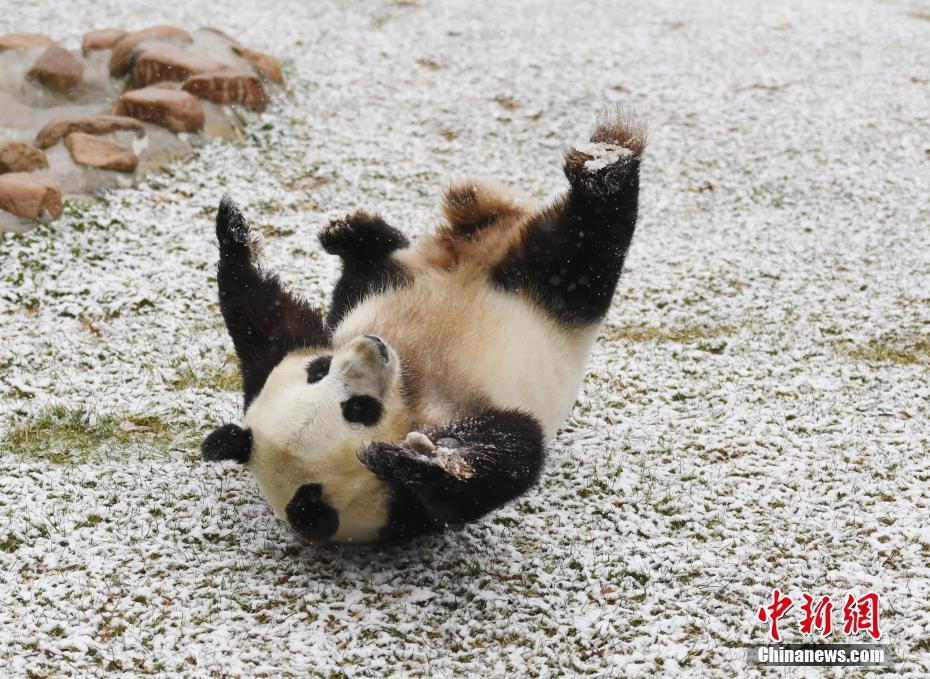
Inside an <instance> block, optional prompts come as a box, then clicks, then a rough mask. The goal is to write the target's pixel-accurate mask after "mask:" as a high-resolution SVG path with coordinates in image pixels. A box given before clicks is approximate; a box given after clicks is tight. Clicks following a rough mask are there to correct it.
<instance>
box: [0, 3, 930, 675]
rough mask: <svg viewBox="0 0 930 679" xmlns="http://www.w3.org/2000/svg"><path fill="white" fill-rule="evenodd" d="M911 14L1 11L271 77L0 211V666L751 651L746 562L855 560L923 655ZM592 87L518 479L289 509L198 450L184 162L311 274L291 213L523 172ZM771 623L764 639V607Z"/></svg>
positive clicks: (568, 662)
mask: <svg viewBox="0 0 930 679" xmlns="http://www.w3.org/2000/svg"><path fill="white" fill-rule="evenodd" d="M928 13H930V7H928V6H927V5H926V3H925V2H919V1H910V2H908V1H905V2H898V3H879V2H870V1H866V2H856V3H852V2H846V1H844V0H820V1H817V2H810V1H808V0H804V1H802V0H791V1H789V2H783V3H771V2H763V1H761V0H759V1H755V0H754V1H751V2H745V3H726V2H716V1H712V2H705V3H699V4H693V3H692V4H685V3H678V2H673V1H672V0H662V1H659V2H645V1H644V2H628V3H607V2H603V3H598V2H581V3H543V2H513V3H491V2H475V1H474V0H471V1H469V2H457V1H456V2H448V3H446V2H438V1H434V0H420V1H419V2H389V1H386V0H385V1H381V0H366V1H364V2H360V3H349V4H343V3H338V2H335V1H332V2H315V3H299V2H296V1H295V2H282V3H278V4H276V5H275V9H272V10H268V9H264V8H261V7H260V6H259V5H257V4H255V3H245V2H239V1H238V0H234V1H233V2H232V3H227V4H226V5H225V6H224V9H223V13H222V14H221V15H218V16H205V14H204V12H203V11H202V8H199V7H196V6H194V5H193V4H192V3H188V2H181V1H180V0H164V1H163V2H160V3H158V4H157V5H152V4H151V3H142V2H123V1H119V2H117V1H116V0H105V1H104V2H100V3H96V4H95V6H94V8H93V9H91V10H88V9H87V8H85V7H81V8H80V9H79V8H78V7H77V4H76V3H69V2H54V3H52V2H38V3H32V4H30V5H28V6H27V5H22V4H21V5H20V6H18V7H17V11H16V12H10V13H7V14H6V15H4V16H3V17H0V30H2V31H3V32H7V31H31V30H39V31H44V30H47V31H49V32H50V33H52V34H53V35H54V36H55V37H58V38H61V39H65V40H66V42H67V43H68V44H69V45H71V46H73V45H76V44H77V41H78V39H79V37H80V35H81V34H82V33H83V31H85V30H88V29H91V28H99V27H102V26H104V25H115V26H129V27H139V26H144V25H147V24H153V23H162V22H166V21H170V22H174V23H178V24H180V25H183V26H185V27H191V28H193V27H197V26H199V25H201V24H203V23H205V22H207V21H209V22H213V23H214V24H215V25H217V26H218V27H219V28H222V29H224V30H227V31H228V32H230V33H231V34H233V35H235V36H237V37H240V38H241V39H242V40H243V41H244V42H246V43H247V44H250V45H255V46H256V47H260V48H264V49H266V50H268V51H270V52H272V53H274V54H276V55H278V56H280V57H281V58H282V59H283V60H284V68H285V73H286V77H287V79H288V83H289V92H288V94H287V96H285V97H281V98H278V99H277V100H276V101H275V103H274V106H273V107H272V110H270V111H269V112H268V113H267V114H265V115H264V116H263V119H262V123H261V124H260V125H259V126H256V127H254V128H252V129H250V130H249V133H248V135H247V136H246V138H245V139H244V140H242V141H241V142H237V143H220V142H217V143H211V144H207V145H205V146H203V147H200V148H199V149H198V150H197V152H196V153H195V155H194V156H193V157H192V158H191V159H189V160H188V161H185V162H182V163H179V164H177V165H175V166H174V167H173V168H171V170H170V171H168V172H166V173H164V174H159V175H155V176H152V177H150V178H149V179H148V180H147V181H146V182H145V183H144V184H143V185H142V186H141V187H139V188H138V189H133V190H117V191H112V192H108V193H105V194H102V195H99V196H94V197H92V198H91V199H81V200H77V199H71V200H69V201H68V203H67V205H66V209H65V214H64V216H63V218H62V219H60V220H59V221H57V222H55V223H54V224H51V225H49V226H43V227H40V228H38V229H36V230H35V231H33V232H31V233H27V234H22V235H16V236H4V237H3V238H2V239H0V441H2V443H0V572H2V573H3V578H2V580H0V674H4V675H13V676H21V675H27V674H32V675H36V676H41V675H55V676H61V675H75V676H77V675H86V674H92V675H97V676H110V675H112V674H116V673H120V672H126V673H136V674H141V673H156V674H177V673H180V674H185V675H190V676H216V675H227V676H282V675H284V676H306V675H308V674H309V675H311V676H322V677H340V676H347V677H369V676H371V677H380V676H421V675H426V676H437V677H451V676H461V675H475V676H531V677H556V676H567V675H584V676H608V677H614V676H656V675H670V676H673V675H679V674H690V675H700V676H720V677H728V676H734V675H749V676H756V675H759V674H760V673H759V672H758V670H756V669H754V668H753V667H751V666H749V665H747V664H746V660H745V650H744V647H745V646H746V645H747V644H752V643H760V642H762V641H764V640H765V626H764V625H762V624H760V623H759V622H758V621H757V620H756V618H755V611H756V609H757V607H758V606H759V605H761V604H762V603H764V602H765V600H766V598H767V596H768V595H769V593H770V592H771V589H772V588H773V587H779V588H781V589H782V591H785V592H788V593H789V594H791V595H792V596H794V597H795V598H798V597H799V596H800V593H801V592H802V591H810V592H811V593H817V594H830V595H832V596H833V597H834V601H835V602H836V601H839V600H840V599H841V597H843V596H844V595H845V593H846V592H847V591H852V592H855V593H862V592H864V591H866V590H867V589H874V590H875V591H877V592H879V593H880V594H881V597H882V625H883V633H884V636H883V641H885V642H886V643H889V644H891V645H892V646H893V647H894V649H895V652H896V653H897V655H898V657H899V658H900V661H899V663H898V664H897V665H896V666H895V667H894V668H892V669H891V670H890V671H889V672H891V673H894V674H896V675H906V674H911V675H913V676H925V675H927V674H928V673H930V603H928V602H930V568H928V563H930V530H928V528H927V525H928V519H927V517H928V506H927V503H928V499H927V498H928V488H930V466H928V465H930V463H928V450H930V427H928V421H930V411H928V399H930V351H928V347H930V345H928V341H930V293H928V280H930V259H928V253H930V230H928V228H927V226H928V224H930V201H928V188H927V187H928V186H930V155H928V152H930V137H928V129H930V79H928V76H927V74H928V73H930V50H928V49H927V48H926V45H927V44H928V42H927V37H928V26H930V24H928V23H927V21H925V20H924V18H923V16H925V15H927V14H928ZM62 17H69V18H70V23H68V24H67V25H63V24H64V22H63V20H62V19H61V18H62ZM283 18H286V20H283ZM620 101H622V102H624V103H626V104H628V105H632V106H635V108H636V109H637V111H638V112H639V114H640V115H641V116H642V117H643V118H645V119H646V120H647V121H648V122H649V125H650V130H649V139H650V142H649V148H648V149H647V155H646V162H645V164H644V167H643V177H642V186H643V188H642V201H641V213H640V222H639V231H638V233H637V236H636V239H635V241H634V244H633V247H632V249H631V252H630V256H629V260H628V267H627V271H626V273H625V274H624V278H623V280H622V282H621V289H620V291H619V292H618V295H617V299H616V302H615V304H614V307H613V309H612V310H611V312H610V314H609V316H608V319H607V323H606V325H605V328H604V331H603V334H602V337H601V339H600V340H599V342H598V343H597V345H596V347H595V350H594V354H593V356H592V360H591V363H590V366H589V370H588V375H587V380H586V382H585V385H584V388H583V390H582V393H581V394H580V395H579V400H578V404H577V406H576V408H575V412H574V414H573V416H572V417H571V419H570V420H569V421H568V422H566V424H565V427H564V428H563V429H562V431H561V432H560V433H559V435H558V437H557V439H556V441H555V442H554V444H553V446H552V447H551V450H550V457H549V462H548V466H547V470H546V472H545V474H544V476H543V479H542V481H541V483H540V486H539V487H538V488H537V489H535V490H534V491H532V492H531V493H529V494H528V495H527V496H526V497H524V498H522V499H521V500H520V501H519V502H517V503H515V504H514V505H513V506H510V507H507V508H505V509H504V510H502V511H500V512H498V513H496V514H494V515H492V516H491V517H488V518H487V519H486V520H485V521H483V522H481V523H480V524H477V525H474V526H470V527H468V528H467V529H465V530H464V531H461V532H451V533H448V534H446V535H441V536H433V537H428V538H424V539H421V540H418V541H416V542H414V543H412V544H409V545H403V546H394V547H374V548H371V547H369V548H356V549H345V548H335V547H310V546H306V545H303V544H301V543H300V542H299V541H298V540H297V539H296V538H295V537H294V536H293V535H291V534H290V533H289V532H288V530H287V529H286V528H285V527H283V526H282V525H280V524H279V523H278V522H277V521H276V520H275V519H274V518H273V517H272V516H271V514H270V511H269V510H268V508H267V507H266V505H265V504H264V503H263V502H262V500H261V498H260V497H259V495H258V492H257V490H256V488H255V486H254V483H253V482H252V480H251V479H250V478H249V476H248V475H247V474H246V473H243V471H242V470H240V469H237V468H235V467H234V466H230V467H222V466H221V467H213V466H205V465H202V464H200V463H199V460H198V456H197V445H198V443H199V441H200V439H201V438H202V436H204V435H205V434H206V433H207V432H209V430H210V428H211V426H212V425H215V424H217V423H221V422H224V421H229V420H230V419H234V418H236V417H237V416H238V414H239V407H240V406H239V397H238V395H237V393H236V378H235V374H234V372H233V370H232V361H231V355H230V352H231V350H232V347H231V344H230V342H229V340H228V338H227V337H226V335H225V333H224V331H223V328H222V324H221V321H220V315H219V310H218V308H217V304H216V292H215V280H214V266H215V258H216V246H215V244H214V239H213V233H212V217H213V212H214V210H215V207H216V204H217V201H218V199H219V196H220V195H221V193H222V192H223V191H227V190H228V191H230V192H231V193H232V194H233V196H234V197H235V198H236V199H237V200H239V201H240V202H241V203H242V204H243V206H244V207H245V209H246V212H247V214H248V216H249V217H250V219H251V220H252V222H253V224H254V225H255V226H256V227H257V228H258V229H259V230H261V232H262V233H263V235H264V236H265V238H266V241H267V248H266V259H267V262H268V264H269V266H270V267H271V268H274V269H276V270H278V271H280V272H281V273H282V274H283V276H284V277H285V278H286V279H287V280H289V281H292V282H293V284H294V286H295V287H296V288H297V289H299V290H300V291H301V292H303V293H304V294H306V295H307V296H308V297H309V298H310V299H311V300H313V301H314V302H315V303H318V304H323V303H325V299H326V296H327V294H328V292H329V290H330V289H331V286H332V284H333V282H334V280H335V275H336V263H335V262H334V261H332V258H329V257H326V256H325V255H323V254H322V253H320V251H319V248H318V246H317V244H316V240H315V237H316V234H317V232H318V231H319V229H320V228H322V227H323V226H324V225H325V224H326V223H327V221H328V220H329V219H331V218H334V217H340V216H342V215H344V214H346V213H349V212H352V211H354V210H355V209H356V208H360V207H361V208H367V209H371V210H379V211H381V213H382V214H383V215H384V217H385V218H386V219H387V220H388V221H389V222H391V223H393V224H395V225H397V226H399V227H400V228H402V229H404V230H405V231H406V232H408V233H410V234H411V235H416V234H418V233H423V232H425V231H428V230H429V229H431V228H432V227H433V225H434V224H435V223H436V221H437V219H438V209H437V201H438V198H439V195H440V191H441V189H442V187H443V186H444V185H445V184H447V183H450V182H452V181H454V180H456V179H461V178H463V177H466V176H478V177H490V178H498V179H504V180H507V181H511V182H513V183H514V184H516V185H517V186H519V187H520V188H522V189H523V190H525V191H527V192H528V193H529V194H530V195H533V196H536V197H538V198H540V199H544V198H545V197H547V196H552V195H555V194H556V193H557V192H558V191H560V190H561V189H562V188H563V186H564V179H563V178H562V177H561V175H560V157H561V153H562V150H563V148H564V146H565V145H566V144H567V143H570V142H573V141H579V140H582V141H583V140H584V139H585V137H584V135H585V133H586V131H588V130H589V129H590V126H591V124H592V122H593V120H594V118H595V115H596V113H597V112H598V111H599V110H600V109H601V107H602V106H604V105H605V104H610V103H611V102H620ZM783 635H784V637H785V638H787V639H791V640H799V639H800V635H799V633H798V631H797V627H796V617H795V616H794V611H792V612H791V613H789V615H788V617H787V618H786V621H785V624H784V627H783ZM857 640H858V641H864V639H862V638H859V639H857ZM772 674H775V673H774V672H772ZM795 674H803V673H792V674H791V676H795ZM866 674H867V673H866ZM875 674H881V673H880V672H875ZM807 675H809V676H824V675H826V676H842V675H843V673H842V672H840V671H824V672H821V671H812V672H808V673H807Z"/></svg>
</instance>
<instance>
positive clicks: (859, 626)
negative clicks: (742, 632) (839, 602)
mask: <svg viewBox="0 0 930 679" xmlns="http://www.w3.org/2000/svg"><path fill="white" fill-rule="evenodd" d="M793 605H794V600H793V599H792V598H791V597H790V596H787V595H785V594H782V593H781V590H779V589H778V588H777V587H776V588H775V589H773V590H772V600H771V603H769V604H768V605H765V606H759V609H758V611H756V617H757V618H758V619H759V622H767V623H768V624H769V637H771V639H772V641H781V634H780V633H779V630H778V623H779V621H780V620H781V619H782V617H784V615H785V614H786V613H787V612H788V611H789V610H790V609H791V607H792V606H793ZM800 611H801V614H802V615H801V618H800V620H799V621H798V629H799V630H800V631H801V634H804V635H808V636H810V635H814V634H819V635H820V636H822V637H828V636H830V635H831V634H833V601H832V600H831V599H830V596H829V595H823V596H811V595H810V594H808V593H807V592H802V593H801V606H800ZM878 615H879V605H878V594H876V593H875V592H868V593H867V594H863V595H862V596H860V597H859V598H858V599H857V598H856V597H855V596H853V595H852V594H848V593H847V595H846V602H845V603H844V604H843V634H845V635H850V636H851V635H854V634H859V633H860V632H866V633H868V635H869V636H870V637H872V638H873V639H878V638H879V637H881V635H882V633H881V630H880V629H879V622H878Z"/></svg>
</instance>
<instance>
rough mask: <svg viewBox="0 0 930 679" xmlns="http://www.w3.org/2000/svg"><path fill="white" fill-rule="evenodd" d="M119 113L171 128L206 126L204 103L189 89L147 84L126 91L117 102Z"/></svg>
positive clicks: (193, 130)
mask: <svg viewBox="0 0 930 679" xmlns="http://www.w3.org/2000/svg"><path fill="white" fill-rule="evenodd" d="M116 110H117V113H118V114H119V115H128V116H132V117H133V118H138V119H139V120H144V121H146V122H149V123H154V124H156V125H161V126H162V127H166V128H168V129H169V130H171V131H172V132H196V131H198V130H201V129H203V122H204V116H203V107H202V106H201V105H200V102H199V101H197V99H196V97H194V96H193V95H191V94H188V93H187V92H182V91H178V90H166V89H163V88H161V87H146V88H145V89H141V90H133V91H131V92H125V93H124V94H123V95H122V96H120V98H119V100H117V103H116Z"/></svg>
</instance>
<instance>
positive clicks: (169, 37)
mask: <svg viewBox="0 0 930 679" xmlns="http://www.w3.org/2000/svg"><path fill="white" fill-rule="evenodd" d="M149 40H151V41H161V42H180V43H184V44H190V42H191V40H192V38H191V34H190V33H188V32H187V31H185V30H184V29H183V28H178V27H177V26H152V27H150V28H146V29H143V30H141V31H136V32H135V33H130V34H128V35H125V36H123V37H122V38H120V39H119V40H118V41H117V42H116V44H115V45H113V52H112V53H111V54H110V64H109V66H110V75H112V76H114V77H116V78H120V77H122V76H124V75H126V74H127V73H128V72H129V69H130V68H132V64H133V62H134V61H135V59H136V56H137V54H138V48H139V46H140V45H141V44H142V43H143V42H146V41H149Z"/></svg>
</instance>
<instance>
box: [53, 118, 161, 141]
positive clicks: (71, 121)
mask: <svg viewBox="0 0 930 679" xmlns="http://www.w3.org/2000/svg"><path fill="white" fill-rule="evenodd" d="M124 130H129V131H132V132H135V133H136V136H137V137H144V136H145V125H143V124H142V123H140V122H139V121H138V120H136V119H135V118H129V117H127V116H115V115H96V116H87V117H85V118H59V119H58V120H53V121H52V122H50V123H49V124H48V125H46V126H45V127H43V128H42V129H41V130H39V133H38V134H37V135H36V146H38V147H39V148H40V149H47V148H48V147H49V146H54V145H55V144H57V143H58V142H59V141H61V139H62V138H64V137H67V136H68V135H69V134H71V133H72V132H84V133H86V134H109V133H110V132H120V131H124Z"/></svg>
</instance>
